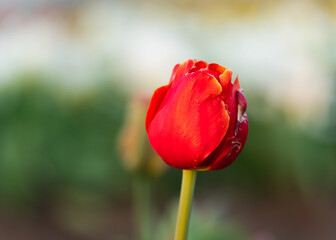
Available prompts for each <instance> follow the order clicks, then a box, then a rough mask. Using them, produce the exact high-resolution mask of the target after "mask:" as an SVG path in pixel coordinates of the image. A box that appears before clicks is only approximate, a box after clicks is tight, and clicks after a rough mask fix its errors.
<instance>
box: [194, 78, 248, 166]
mask: <svg viewBox="0 0 336 240" xmlns="http://www.w3.org/2000/svg"><path fill="white" fill-rule="evenodd" d="M230 84H231V83H230ZM231 85H232V84H231ZM236 86H239V81H238V78H237V79H236V81H235V84H233V85H232V88H231V91H232V93H233V94H234V97H232V98H231V97H230V95H229V94H226V96H227V97H226V98H225V101H226V104H227V105H228V111H229V113H230V127H229V129H228V130H227V133H226V136H225V138H224V139H223V140H222V142H221V143H220V145H219V146H218V147H217V149H216V150H215V151H214V152H213V153H211V155H210V156H209V157H208V158H207V159H206V160H205V161H204V162H203V163H202V167H201V169H200V170H218V169H222V168H225V167H227V166H229V165H230V164H231V163H232V162H233V161H234V160H235V159H236V158H237V156H238V155H239V153H240V152H241V151H242V149H243V147H244V145H245V142H246V139H247V134H248V120H247V114H246V112H245V111H246V107H247V102H246V98H245V97H244V95H243V93H242V89H238V90H237V89H236Z"/></svg>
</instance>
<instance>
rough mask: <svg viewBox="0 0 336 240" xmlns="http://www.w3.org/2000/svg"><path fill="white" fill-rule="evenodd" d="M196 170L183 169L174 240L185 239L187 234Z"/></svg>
mask: <svg viewBox="0 0 336 240" xmlns="http://www.w3.org/2000/svg"><path fill="white" fill-rule="evenodd" d="M196 175H197V170H196V169H193V170H183V176H182V186H181V193H180V203H179V209H178V214H177V221H176V230H175V240H186V239H187V236H188V227H189V218H190V213H191V203H192V199H193V194H194V188H195V182H196Z"/></svg>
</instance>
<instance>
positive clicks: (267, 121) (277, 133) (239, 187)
mask: <svg viewBox="0 0 336 240" xmlns="http://www.w3.org/2000/svg"><path fill="white" fill-rule="evenodd" d="M46 82H48V81H46V79H44V78H43V77H41V76H39V75H25V76H23V77H22V78H21V79H19V80H18V81H16V82H15V84H12V85H9V86H7V87H4V88H2V89H1V92H0V197H1V201H2V202H3V203H11V204H35V203H36V204H38V201H40V200H41V199H43V198H48V197H52V195H53V194H57V193H58V192H62V191H70V192H71V191H76V190H77V191H84V192H85V191H89V192H92V193H94V194H96V195H102V196H105V197H109V196H110V197H111V196H113V197H118V196H120V195H123V196H126V195H128V194H129V193H128V190H129V189H125V188H126V187H125V186H128V185H129V182H130V176H129V175H128V174H127V172H126V171H125V170H124V169H123V168H122V166H121V164H120V161H119V156H118V153H117V150H116V145H117V142H116V141H117V139H118V134H119V132H120V128H121V126H122V124H123V118H124V111H125V106H126V103H127V100H128V99H129V98H128V95H129V93H127V92H126V91H125V90H123V87H122V86H120V85H118V84H116V83H115V82H111V81H110V82H109V81H105V82H102V83H101V84H100V85H97V86H96V87H94V88H91V89H90V91H86V92H85V91H82V92H81V93H79V94H78V93H76V94H73V93H72V92H71V91H69V90H67V91H66V90H65V89H64V88H62V87H60V86H54V85H51V84H47V83H46ZM257 96H258V95H257ZM268 108H269V109H268ZM261 110H262V111H261ZM248 111H249V112H251V113H252V114H249V128H250V130H249V137H248V140H247V143H246V146H245V148H244V150H243V152H242V153H241V155H240V156H239V158H238V159H237V161H235V162H234V163H233V164H232V166H230V167H229V168H227V169H224V170H223V171H213V172H202V173H200V174H199V177H198V186H197V191H198V192H200V194H201V195H202V194H204V193H206V192H209V191H213V190H215V187H214V185H213V184H212V183H214V184H216V186H227V187H229V188H231V189H234V190H235V191H243V192H246V193H253V192H255V191H271V192H272V191H274V190H276V191H278V190H281V189H287V188H293V187H294V188H296V189H299V190H301V191H302V193H304V194H314V193H315V192H316V191H319V192H321V191H322V192H324V193H326V194H329V193H331V192H333V191H334V189H335V186H336V175H335V172H336V161H335V159H336V146H335V141H334V142H333V141H322V140H323V135H322V137H320V138H318V137H314V136H313V135H309V134H308V133H307V132H306V131H304V130H303V129H300V128H297V127H295V126H294V125H293V124H291V122H290V121H289V120H288V119H286V117H285V116H284V114H283V113H282V112H281V110H276V109H271V107H269V106H268V104H267V103H266V102H264V101H263V99H262V98H260V97H254V96H252V95H251V97H250V98H249V109H248ZM267 111H269V112H268V115H270V116H272V117H265V116H264V115H265V112H267ZM261 119H262V120H261ZM331 130H333V129H331ZM322 134H323V133H322ZM328 134H329V136H330V135H331V136H332V135H335V133H334V132H332V131H329V133H328ZM321 139H322V140H321ZM121 183H122V184H121ZM179 184H180V172H179V171H178V170H175V169H171V170H170V171H168V173H167V174H166V175H165V176H164V177H163V178H161V179H158V180H156V181H155V182H154V191H157V192H158V191H160V189H162V188H164V189H165V191H164V192H163V193H162V194H159V196H157V199H158V200H159V201H161V200H162V201H164V199H165V198H167V197H168V196H169V195H171V194H172V193H173V194H177V193H178V188H179Z"/></svg>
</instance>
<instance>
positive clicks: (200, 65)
mask: <svg viewBox="0 0 336 240" xmlns="http://www.w3.org/2000/svg"><path fill="white" fill-rule="evenodd" d="M231 77H232V72H231V70H230V69H227V68H225V67H222V66H220V65H218V64H215V63H210V64H208V63H206V62H204V61H197V60H187V61H186V62H184V63H182V64H178V65H176V66H175V68H174V70H173V73H172V76H171V79H170V82H169V84H168V85H165V86H162V87H160V88H158V89H157V90H156V91H155V92H154V94H153V96H152V99H151V102H150V105H149V108H148V111H147V117H146V129H147V133H148V138H149V141H150V143H151V145H152V146H153V148H154V149H155V151H156V152H157V153H158V154H159V155H160V156H161V158H162V159H163V160H164V161H165V162H166V163H167V164H168V165H170V166H172V167H175V168H179V169H197V170H217V169H222V168H225V167H227V166H229V165H230V164H231V163H232V162H233V161H234V160H235V159H236V158H237V156H238V155H239V153H240V152H241V151H242V149H243V147H244V145H245V142H246V138H247V133H248V120H247V114H246V107H247V102H246V98H245V97H244V95H243V91H242V89H241V88H240V84H239V80H238V77H237V78H236V79H235V81H234V83H232V82H231Z"/></svg>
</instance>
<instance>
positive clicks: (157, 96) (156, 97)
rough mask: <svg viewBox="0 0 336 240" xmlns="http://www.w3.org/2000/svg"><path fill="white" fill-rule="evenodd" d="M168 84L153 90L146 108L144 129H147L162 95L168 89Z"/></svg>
mask: <svg viewBox="0 0 336 240" xmlns="http://www.w3.org/2000/svg"><path fill="white" fill-rule="evenodd" d="M169 86H170V84H169V85H165V86H162V87H159V88H158V89H156V90H155V92H154V94H153V96H152V99H151V101H150V103H149V107H148V110H147V116H146V129H148V126H149V124H150V123H151V121H152V120H153V117H154V115H155V113H156V111H157V109H158V108H159V107H160V104H161V102H162V100H163V98H164V96H165V95H166V93H167V91H168V89H169Z"/></svg>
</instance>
